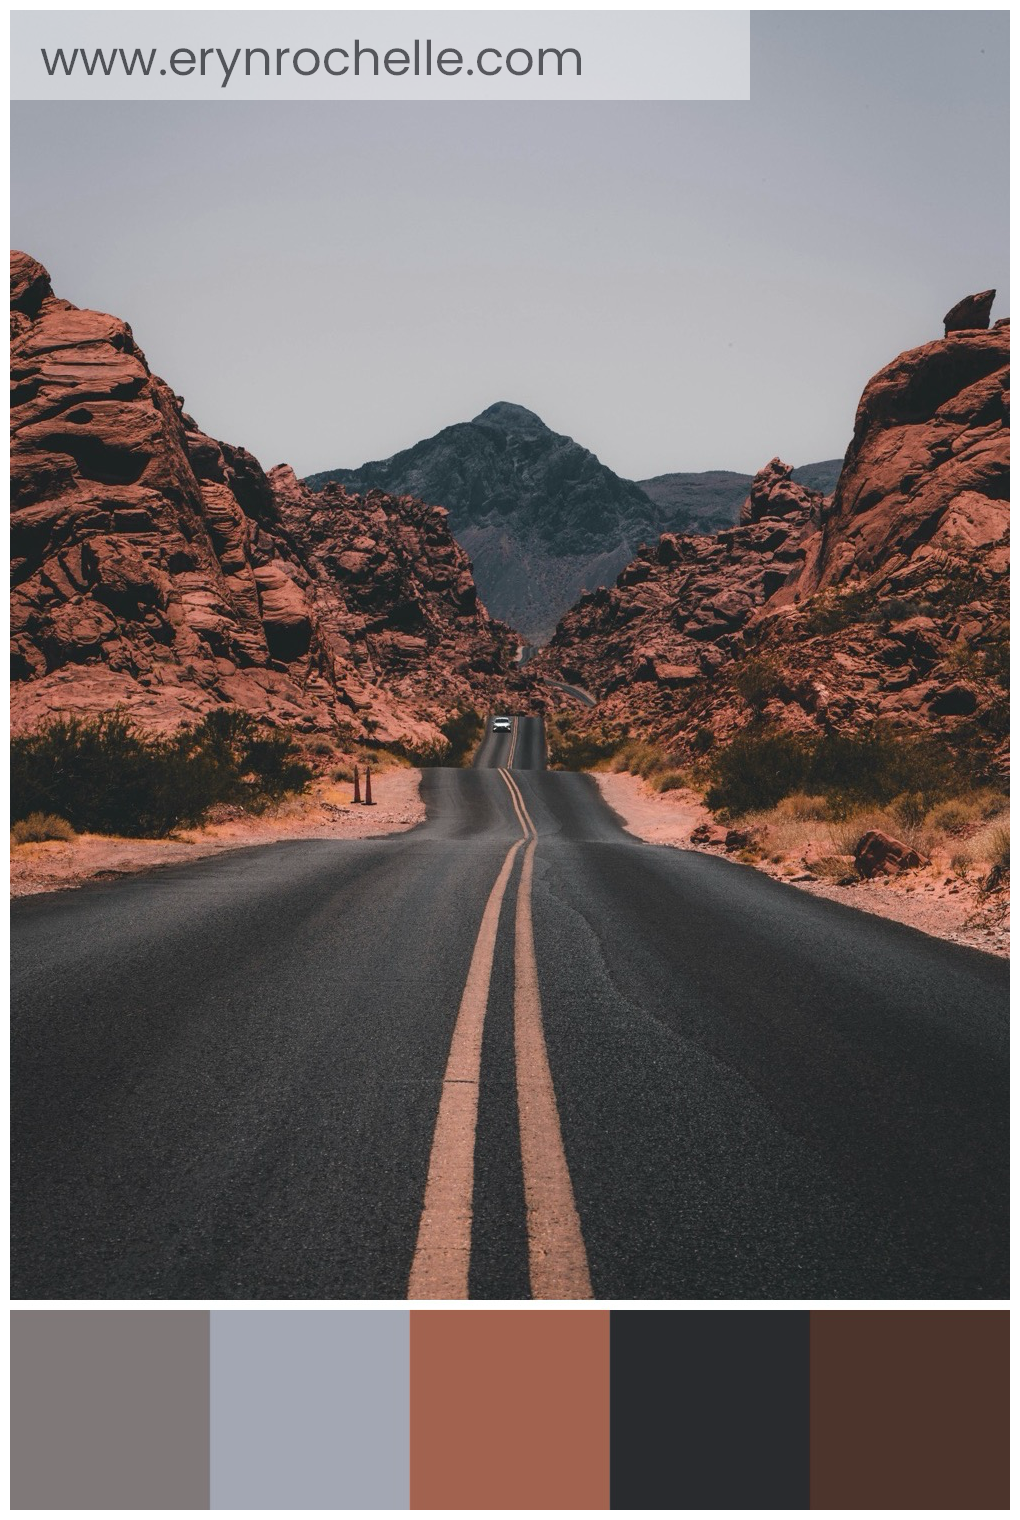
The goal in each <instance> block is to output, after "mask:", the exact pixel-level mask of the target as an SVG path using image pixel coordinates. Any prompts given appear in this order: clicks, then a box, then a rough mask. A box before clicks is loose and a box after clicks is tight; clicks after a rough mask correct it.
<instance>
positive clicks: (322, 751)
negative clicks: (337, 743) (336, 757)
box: [308, 739, 333, 759]
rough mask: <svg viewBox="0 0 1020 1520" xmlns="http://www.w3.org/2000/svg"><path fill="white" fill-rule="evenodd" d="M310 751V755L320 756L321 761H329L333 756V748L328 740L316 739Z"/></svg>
mask: <svg viewBox="0 0 1020 1520" xmlns="http://www.w3.org/2000/svg"><path fill="white" fill-rule="evenodd" d="M308 749H309V753H310V754H313V755H318V756H319V757H320V758H321V759H327V758H328V757H329V756H330V755H332V754H333V746H332V744H330V742H329V740H328V739H315V740H314V741H313V742H312V743H311V744H310V745H309V746H308Z"/></svg>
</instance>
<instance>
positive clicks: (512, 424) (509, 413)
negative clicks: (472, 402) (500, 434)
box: [471, 401, 545, 432]
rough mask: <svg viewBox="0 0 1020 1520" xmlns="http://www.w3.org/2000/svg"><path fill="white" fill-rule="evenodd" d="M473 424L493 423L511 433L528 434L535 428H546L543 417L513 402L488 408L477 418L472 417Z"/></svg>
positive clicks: (500, 402) (495, 403)
mask: <svg viewBox="0 0 1020 1520" xmlns="http://www.w3.org/2000/svg"><path fill="white" fill-rule="evenodd" d="M471 421H472V422H491V423H495V425H496V426H497V427H501V428H506V429H507V430H508V431H511V432H522V431H524V430H525V429H527V431H528V432H532V431H534V429H535V428H545V423H544V422H543V421H542V419H541V417H539V416H536V414H535V413H534V412H529V411H528V409H527V407H526V406H517V405H515V404H514V402H512V401H496V402H494V403H493V405H492V406H487V407H486V408H485V411H484V412H479V413H478V416H477V417H472V419H471Z"/></svg>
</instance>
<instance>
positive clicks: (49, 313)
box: [11, 253, 526, 746]
mask: <svg viewBox="0 0 1020 1520" xmlns="http://www.w3.org/2000/svg"><path fill="white" fill-rule="evenodd" d="M11 333H12V337H11V372H12V413H11V429H12V431H11V439H12V443H11V447H12V466H11V474H12V512H11V543H12V571H13V579H14V590H13V595H12V638H13V664H12V669H13V678H14V683H15V684H14V689H13V712H14V722H15V724H16V725H17V726H19V727H28V726H32V725H33V724H34V723H36V722H37V721H39V720H41V719H44V718H46V717H48V716H51V715H54V714H57V713H62V714H66V713H98V712H103V711H108V710H109V709H111V708H113V707H122V708H124V709H126V710H127V711H128V712H129V713H130V714H132V715H133V716H135V717H136V718H137V719H138V720H139V721H140V722H142V723H143V724H144V725H146V726H148V727H150V728H152V729H155V730H163V731H165V730H169V729H173V728H175V727H177V726H178V725H179V724H180V723H181V722H182V721H186V720H190V719H193V718H194V717H196V716H198V715H199V714H201V713H202V712H204V711H207V710H209V709H210V708H212V707H215V706H218V705H220V704H223V703H236V704H237V705H239V706H242V707H245V708H247V709H248V710H250V711H251V712H253V713H255V714H256V715H258V716H260V717H264V718H268V719H270V720H272V721H275V722H280V723H288V724H293V725H294V726H295V727H297V728H298V729H302V730H305V731H312V730H316V729H321V730H325V731H329V730H332V731H336V730H337V728H338V727H339V728H340V730H341V731H342V732H343V733H345V734H347V735H349V736H351V737H355V738H375V739H379V740H385V741H388V742H396V743H403V744H406V745H409V746H412V745H430V744H435V743H436V742H437V741H439V740H440V735H439V731H438V725H439V724H440V723H441V722H442V721H443V720H444V719H445V718H446V717H448V716H449V715H450V713H451V712H452V711H453V710H455V709H456V708H458V707H461V706H478V707H482V708H485V707H487V706H490V705H491V706H497V705H498V706H501V707H505V706H509V705H511V703H512V692H513V691H514V690H517V691H519V690H520V689H521V687H522V685H524V684H526V681H525V678H522V677H521V676H520V675H519V674H518V673H517V671H516V667H515V664H514V656H515V653H516V639H515V637H514V635H513V634H512V633H511V631H510V630H509V629H507V628H505V627H504V626H503V625H502V624H499V623H496V622H494V621H493V620H492V619H491V618H490V617H489V615H488V613H487V612H486V610H485V608H484V607H483V606H482V605H481V604H480V602H479V601H478V597H477V593H476V591H475V587H474V582H473V580H472V577H471V567H470V564H469V563H468V560H467V558H466V556H465V555H464V553H463V551H462V550H461V549H459V548H458V546H457V545H456V544H455V543H454V541H453V539H452V537H451V536H450V533H449V529H448V527H447V523H446V518H445V514H444V513H442V512H441V511H440V510H439V509H436V508H430V507H424V506H422V504H421V503H420V502H415V501H413V500H411V499H410V498H402V499H395V498H393V497H389V496H385V495H382V494H381V493H373V496H372V497H371V498H370V499H368V500H366V499H363V498H360V497H356V496H348V495H346V494H345V493H343V492H342V491H341V492H339V493H334V494H333V495H331V496H324V497H316V498H314V500H313V498H312V497H311V495H310V493H308V492H306V491H304V490H303V489H302V488H300V487H298V486H297V483H296V481H295V479H294V475H293V472H292V471H290V470H287V469H286V468H283V467H281V468H280V469H278V470H276V471H274V472H272V474H271V475H266V473H265V472H264V471H263V470H262V468H261V466H260V465H259V463H258V461H257V460H256V459H255V458H254V457H253V456H252V455H251V454H250V453H248V452H247V450H245V449H243V448H239V447H236V446H232V445H229V444H225V443H220V442H219V441H217V440H216V439H213V438H210V437H209V436H208V435H207V434H205V433H203V432H202V431H201V429H200V428H199V427H198V425H197V424H196V423H195V422H194V420H193V419H192V418H191V417H190V416H188V415H187V414H186V413H185V412H184V411H183V409H182V405H181V402H180V400H179V398H178V397H177V396H175V395H174V393H173V392H172V391H171V390H170V389H169V387H168V386H166V385H165V384H164V382H163V381H162V380H160V379H159V378H158V377H156V376H155V375H153V374H152V373H151V372H150V370H149V368H148V365H147V364H146V361H145V356H144V354H143V353H142V351H141V349H140V348H139V347H138V345H137V344H136V342H135V339H134V336H133V334H132V332H131V329H130V327H128V326H127V324H126V323H124V322H121V321H119V320H118V319H117V318H116V317H111V316H107V315H105V314H103V313H101V312H93V311H80V310H78V309H77V308H76V307H74V306H72V305H70V304H69V303H68V302H67V301H62V300H59V299H58V298H57V297H56V296H54V294H53V292H52V290H51V287H50V282H49V276H48V275H47V273H46V271H45V269H43V267H42V265H41V264H39V263H37V261H36V260H34V259H32V258H30V257H29V256H28V255H26V254H23V253H14V254H12V255H11Z"/></svg>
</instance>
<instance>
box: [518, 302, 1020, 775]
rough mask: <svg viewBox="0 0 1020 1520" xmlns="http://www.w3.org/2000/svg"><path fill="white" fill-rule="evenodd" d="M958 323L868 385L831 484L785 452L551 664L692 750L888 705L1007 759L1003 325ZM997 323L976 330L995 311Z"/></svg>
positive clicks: (577, 616)
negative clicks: (721, 523) (723, 519)
mask: <svg viewBox="0 0 1020 1520" xmlns="http://www.w3.org/2000/svg"><path fill="white" fill-rule="evenodd" d="M988 295H989V293H988V292H985V293H984V295H983V297H982V300H983V302H984V305H983V306H982V305H981V303H980V302H978V304H977V306H976V308H974V307H968V306H967V303H961V306H960V308H954V312H959V310H961V309H962V310H963V311H964V313H965V314H966V313H967V312H968V311H971V312H974V311H975V310H976V315H974V316H973V317H972V320H974V321H975V325H974V326H972V327H959V326H956V325H954V323H955V322H957V321H958V320H959V317H958V316H956V317H954V315H953V313H951V314H950V318H949V319H947V327H948V331H947V334H946V336H945V337H944V338H942V339H939V340H937V341H935V342H931V343H926V344H924V345H922V346H921V347H919V348H915V349H911V350H910V351H908V352H907V353H904V354H901V355H900V356H899V357H898V358H897V359H895V360H894V361H893V362H892V363H891V364H889V365H887V366H886V367H885V368H884V369H882V370H880V371H879V373H878V374H877V375H875V376H874V378H873V379H872V380H871V381H870V382H869V383H868V385H867V386H866V388H865V391H864V394H863V396H862V397H861V402H860V405H859V407H858V410H857V417H856V422H855V426H854V434H853V440H852V442H851V444H850V447H849V450H848V452H847V455H846V458H845V460H844V463H843V468H842V470H841V472H840V476H839V480H838V483H837V486H836V489H835V492H834V494H833V496H832V497H831V498H829V497H827V496H824V495H822V494H820V493H818V492H816V491H813V490H811V489H809V488H808V487H805V486H802V485H800V484H798V483H797V482H796V481H795V480H794V479H793V472H792V471H791V470H790V468H789V466H787V465H784V464H783V463H782V462H781V461H779V460H772V461H771V462H770V463H769V464H768V465H767V466H766V467H765V469H764V470H762V471H761V472H759V474H758V475H757V476H756V477H755V480H754V482H753V484H752V487H751V490H750V492H749V494H748V498H747V501H746V502H745V505H744V507H743V509H742V512H741V525H740V526H738V527H737V528H734V529H728V530H726V531H724V532H722V533H720V534H718V535H717V536H715V537H693V538H685V537H678V536H676V535H666V536H664V537H663V538H662V539H661V540H660V541H659V542H658V544H656V545H655V546H654V547H652V548H648V549H646V550H643V551H642V552H641V553H640V554H639V555H638V556H637V558H636V559H635V560H634V561H633V562H632V563H631V564H630V565H628V566H627V567H626V568H625V569H624V570H623V572H622V573H621V574H620V576H619V577H618V579H617V582H616V585H615V587H613V588H612V589H611V590H605V591H600V592H598V593H596V594H594V595H591V596H587V597H584V598H582V599H581V601H580V602H579V603H578V605H577V607H576V608H575V609H574V610H573V611H572V612H571V613H569V614H568V615H567V617H565V618H564V619H563V620H562V622H561V623H560V625H559V627H558V628H557V630H556V633H555V636H554V638H553V640H552V644H551V646H550V647H549V649H548V650H546V651H544V652H543V654H542V655H541V656H540V659H539V667H540V668H542V669H544V671H545V672H546V673H547V674H555V675H558V676H560V677H561V678H563V679H566V680H568V681H570V682H572V683H576V684H580V685H582V686H586V687H587V688H588V689H589V690H591V691H592V692H593V693H594V694H595V695H596V696H597V697H598V698H599V699H600V701H599V709H598V713H597V717H596V721H605V720H606V719H609V720H612V721H613V722H614V723H617V724H619V725H621V726H623V727H625V728H627V729H629V730H630V731H631V732H634V733H638V734H644V735H648V736H650V737H653V738H655V739H657V740H659V741H660V742H662V743H663V744H665V745H667V746H669V747H671V748H672V749H674V750H675V751H676V752H677V753H678V754H682V753H684V752H689V751H690V749H691V748H692V747H694V748H701V749H705V748H708V747H711V746H712V745H713V744H714V743H716V742H718V741H719V740H724V739H726V738H729V737H731V736H732V735H733V734H734V733H735V732H736V731H738V730H739V729H741V728H744V727H746V726H747V725H748V724H750V723H752V722H758V723H767V724H773V725H775V726H776V727H780V728H785V729H791V730H800V731H805V732H820V731H821V732H824V731H851V730H854V729H858V728H860V726H861V725H863V724H867V723H868V722H870V721H873V720H876V719H880V720H886V721H888V722H889V723H891V724H894V725H896V726H899V727H905V728H909V727H926V728H929V729H935V730H936V731H939V732H944V733H946V734H947V736H949V737H954V736H955V737H957V738H959V739H960V740H961V742H963V741H965V742H967V743H969V744H971V745H973V746H975V747H976V748H977V749H978V750H979V751H981V752H982V753H984V754H985V755H986V756H989V757H992V759H993V760H994V761H995V762H997V763H1001V760H1002V748H1003V740H1004V737H1005V724H1006V699H1005V692H1004V687H1005V684H1006V658H1007V656H1006V648H1007V645H1006V640H1007V637H1008V623H1007V610H1008V609H1007V580H1006V577H1007V569H1008V529H1009V516H1008V506H1009V504H1008V495H1009V485H1008V481H1009V466H1008V458H1009V452H1008V451H1009V435H1008V418H1007V406H1008V384H1009V380H1008V373H1009V372H1008V363H1009V327H1008V323H1007V322H1000V323H996V325H995V326H994V327H993V328H991V329H990V330H989V329H988V328H987V321H988V306H989V305H990V301H988V300H987V297H988ZM982 316H983V320H984V323H985V326H983V327H982V326H980V325H978V324H979V323H980V321H981V319H982Z"/></svg>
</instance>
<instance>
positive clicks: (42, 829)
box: [11, 813, 78, 844]
mask: <svg viewBox="0 0 1020 1520" xmlns="http://www.w3.org/2000/svg"><path fill="white" fill-rule="evenodd" d="M77 838H78V835H77V834H76V833H75V831H74V829H72V827H71V825H70V824H69V823H68V821H67V819H66V818H58V817H57V816H56V814H55V813H29V815H28V817H27V818H21V819H19V820H18V822H17V823H14V824H12V825H11V844H44V843H45V842H46V841H47V840H50V839H60V840H63V841H64V842H65V843H66V844H69V843H70V842H71V841H72V840H73V839H77Z"/></svg>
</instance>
